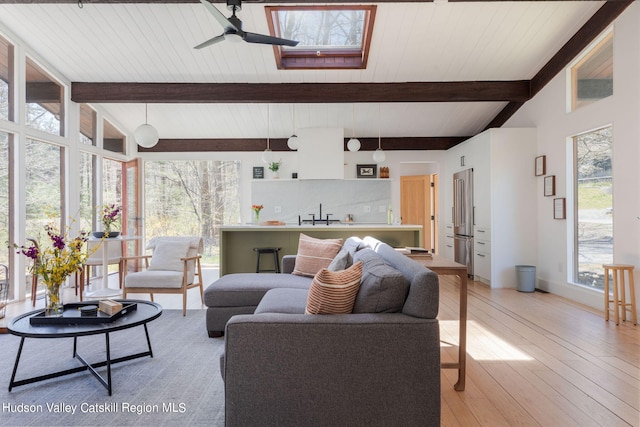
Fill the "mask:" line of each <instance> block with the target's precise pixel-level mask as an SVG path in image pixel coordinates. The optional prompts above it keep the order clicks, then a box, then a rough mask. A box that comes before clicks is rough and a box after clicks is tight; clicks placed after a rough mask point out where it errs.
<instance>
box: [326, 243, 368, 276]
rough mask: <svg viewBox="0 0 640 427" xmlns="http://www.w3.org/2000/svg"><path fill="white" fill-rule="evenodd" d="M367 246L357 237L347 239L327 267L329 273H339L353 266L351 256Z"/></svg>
mask: <svg viewBox="0 0 640 427" xmlns="http://www.w3.org/2000/svg"><path fill="white" fill-rule="evenodd" d="M366 247H367V246H366V245H365V243H364V242H363V241H362V239H361V238H359V237H349V238H348V239H347V240H345V242H344V245H342V249H340V252H338V255H336V256H335V258H333V261H331V264H329V266H328V267H327V269H328V270H331V271H340V270H344V269H347V268H349V267H351V266H352V265H353V255H354V254H355V253H356V252H358V251H359V250H360V249H362V248H366Z"/></svg>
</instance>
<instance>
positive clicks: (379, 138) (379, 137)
mask: <svg viewBox="0 0 640 427" xmlns="http://www.w3.org/2000/svg"><path fill="white" fill-rule="evenodd" d="M381 139H382V137H381V136H380V104H378V150H380V149H381V148H380V140H381Z"/></svg>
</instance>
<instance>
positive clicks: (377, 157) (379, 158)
mask: <svg viewBox="0 0 640 427" xmlns="http://www.w3.org/2000/svg"><path fill="white" fill-rule="evenodd" d="M381 140H382V138H381V137H380V104H378V149H377V150H376V151H374V152H373V161H374V162H376V163H382V162H384V161H385V159H386V158H387V156H386V155H385V154H384V151H382V147H381V145H382V144H381V143H382V141H381Z"/></svg>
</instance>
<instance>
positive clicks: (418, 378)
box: [205, 238, 440, 426]
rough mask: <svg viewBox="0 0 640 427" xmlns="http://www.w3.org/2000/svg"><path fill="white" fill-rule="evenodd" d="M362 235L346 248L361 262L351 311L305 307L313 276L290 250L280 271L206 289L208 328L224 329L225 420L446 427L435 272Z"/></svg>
mask: <svg viewBox="0 0 640 427" xmlns="http://www.w3.org/2000/svg"><path fill="white" fill-rule="evenodd" d="M362 242H363V243H364V244H357V245H355V246H356V247H355V248H354V247H352V248H350V250H349V251H348V253H347V257H349V258H350V262H357V261H363V276H362V280H361V287H360V290H359V293H358V296H357V297H356V302H355V305H354V313H351V314H332V315H308V314H304V310H305V306H306V300H307V293H308V288H309V285H310V283H311V278H306V277H301V276H296V275H292V274H288V273H287V272H288V271H291V270H292V265H293V263H294V262H295V260H294V259H292V258H290V257H285V259H284V260H283V272H284V274H256V273H250V274H231V275H227V276H223V277H222V278H220V279H219V280H218V281H216V282H214V283H213V284H211V285H210V286H209V287H208V288H207V290H206V291H205V303H206V304H207V306H208V309H207V310H208V313H207V329H208V331H209V334H210V336H211V335H213V336H215V335H218V334H221V333H222V331H224V336H225V338H224V339H225V352H224V354H223V355H222V357H221V360H220V366H221V373H222V375H223V378H224V380H225V419H226V425H227V426H337V425H340V426H396V425H402V426H439V425H440V341H439V325H438V320H437V318H436V316H437V314H438V276H437V275H436V274H435V273H434V272H432V271H430V270H428V269H426V268H425V267H423V266H422V265H420V264H418V263H416V262H415V261H413V260H411V259H409V258H407V257H405V256H404V255H402V254H400V253H398V252H397V251H396V250H394V249H393V248H391V247H389V246H388V245H386V244H384V243H382V242H379V241H377V240H375V239H371V238H366V239H364V241H362ZM351 243H352V242H351ZM348 244H349V240H347V243H345V248H346V247H347V246H348ZM223 322H224V323H223ZM222 328H224V329H222Z"/></svg>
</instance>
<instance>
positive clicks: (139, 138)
mask: <svg viewBox="0 0 640 427" xmlns="http://www.w3.org/2000/svg"><path fill="white" fill-rule="evenodd" d="M148 112H149V110H148V104H144V124H143V125H140V126H138V127H137V128H136V130H135V131H134V132H133V136H134V138H135V140H136V143H137V144H138V145H139V146H141V147H144V148H151V147H153V146H155V145H156V144H157V143H158V139H159V136H158V131H157V130H156V128H154V127H153V126H151V125H150V124H148V123H147V119H148Z"/></svg>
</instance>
